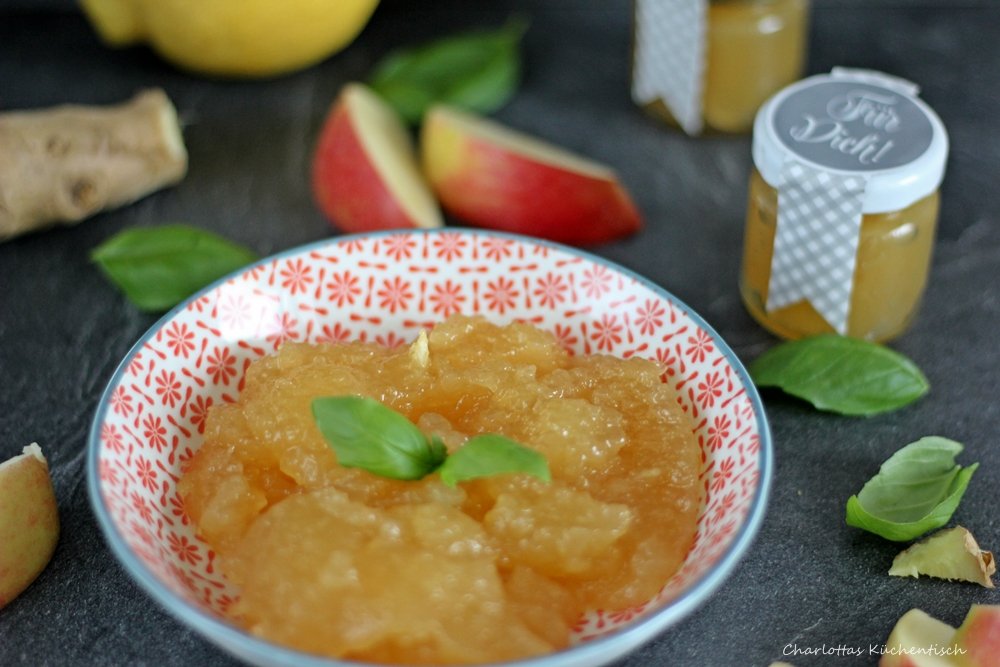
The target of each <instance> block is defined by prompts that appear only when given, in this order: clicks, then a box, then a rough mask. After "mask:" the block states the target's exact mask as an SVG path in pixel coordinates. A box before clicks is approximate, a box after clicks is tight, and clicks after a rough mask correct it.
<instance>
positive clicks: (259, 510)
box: [88, 230, 772, 667]
mask: <svg viewBox="0 0 1000 667" xmlns="http://www.w3.org/2000/svg"><path fill="white" fill-rule="evenodd" d="M345 396H353V397H357V396H365V397H368V398H370V399H374V401H373V402H377V403H376V404H377V405H380V406H384V407H385V408H391V409H392V410H393V411H395V412H396V413H397V414H398V415H401V417H400V418H401V419H404V421H407V420H408V421H407V423H408V425H409V427H411V428H413V429H415V430H417V431H418V432H419V433H422V434H424V436H426V439H427V441H428V442H432V441H433V442H437V443H440V445H441V448H442V451H441V456H442V457H447V459H445V464H444V465H443V466H442V467H440V468H437V469H436V470H429V471H428V472H427V474H421V475H419V476H417V477H415V478H413V479H392V478H390V477H388V476H386V475H384V474H381V473H378V472H377V471H372V470H369V469H365V468H364V467H358V466H355V467H347V466H345V465H342V464H341V462H340V461H339V460H338V457H340V456H341V450H339V449H337V448H336V444H335V443H333V444H332V443H331V442H330V439H329V438H328V437H325V436H327V433H326V430H325V428H321V426H320V418H319V417H318V416H317V414H316V412H315V407H314V406H315V402H316V400H317V399H323V397H345ZM359 400H360V399H359ZM311 407H312V408H313V409H312V410H311ZM483 434H499V436H503V437H504V438H506V439H509V441H510V442H513V443H516V444H515V445H514V446H515V447H517V446H520V447H522V448H524V449H527V450H531V451H532V452H534V453H535V454H536V455H541V457H542V458H543V460H544V462H545V466H546V475H545V476H542V475H540V474H535V473H531V472H530V471H528V470H526V469H525V470H513V469H505V468H503V466H501V467H500V469H498V470H497V471H495V474H494V473H489V472H488V471H487V472H486V473H482V472H481V473H479V474H476V475H473V476H470V477H460V478H459V479H458V480H457V481H456V480H455V479H446V475H445V472H444V470H445V468H446V467H447V465H448V464H449V463H450V462H451V461H452V460H453V459H452V457H454V460H458V459H459V456H458V453H459V452H461V451H462V450H463V449H464V448H468V449H470V450H471V449H472V444H473V443H474V441H475V440H476V439H477V438H481V437H485V436H483ZM771 457H772V452H771V444H770V439H769V434H768V429H767V424H766V420H765V418H764V414H763V410H762V408H761V404H760V401H759V399H758V397H757V395H756V392H755V390H754V388H753V386H752V384H751V383H750V381H749V379H748V378H747V376H746V373H745V371H744V370H743V368H742V366H741V365H740V363H739V361H738V360H737V359H736V357H735V355H734V354H733V353H732V352H731V351H730V350H729V348H728V347H727V346H726V344H725V343H724V342H723V341H722V340H721V339H719V338H718V336H717V335H716V334H715V333H714V332H713V331H712V330H711V329H710V328H709V327H708V326H707V325H706V324H705V323H704V322H703V321H702V320H701V318H700V317H698V316H697V315H696V314H695V313H693V312H692V311H691V310H690V309H688V308H687V307H686V306H685V305H684V304H682V303H680V302H679V301H677V300H676V299H675V298H674V297H672V296H671V295H670V294H669V293H667V292H665V291H664V290H662V289H661V288H659V287H657V286H655V285H653V284H652V283H649V282H648V281H646V280H644V279H642V278H639V277H638V276H635V275H634V274H631V273H629V272H628V271H626V270H624V269H621V268H619V267H617V266H615V265H613V264H610V263H608V262H606V261H604V260H602V259H599V258H597V257H594V256H592V255H589V254H586V253H583V252H580V251H577V250H573V249H569V248H565V247H562V246H558V245H555V244H551V243H548V242H543V241H537V240H534V239H528V238H524V237H517V236H511V235H504V234H494V233H487V232H478V231H477V232H471V231H455V230H447V231H445V230H439V231H420V232H417V231H413V232H409V231H407V232H388V233H378V234H370V235H358V236H348V237H341V238H337V239H331V240H329V241H324V242H321V243H318V244H314V245H311V246H306V247H304V248H301V249H296V250H292V251H289V252H286V253H284V254H281V255H278V256H276V257H273V258H270V259H267V260H263V261H262V262H260V263H258V264H256V265H253V266H251V267H248V268H247V269H246V270H244V271H241V272H239V273H237V274H235V275H233V276H231V277H229V278H227V279H224V280H222V281H220V282H219V283H217V284H215V285H213V286H211V287H209V288H207V289H206V290H204V291H203V292H201V293H200V294H199V295H196V296H195V297H193V298H192V299H191V300H190V301H188V302H187V303H186V304H184V305H182V306H180V307H179V308H177V309H176V310H175V311H173V312H172V313H170V314H169V315H167V316H166V317H165V318H164V319H163V320H162V321H161V322H160V323H159V324H157V325H156V326H155V327H154V328H153V329H152V330H151V331H150V332H149V333H147V334H146V336H144V337H143V339H142V340H140V341H139V342H138V343H137V345H136V346H135V348H134V349H133V350H132V351H131V352H130V353H129V355H128V356H127V357H126V359H125V360H124V361H123V362H122V365H121V366H120V367H119V369H118V370H117V372H116V373H115V376H114V377H113V378H112V381H111V383H110V384H109V386H108V389H107V390H106V392H105V394H104V396H103V398H102V400H101V402H100V405H99V408H98V412H97V416H96V418H95V422H94V426H93V429H92V433H91V438H90V444H89V452H88V477H89V487H90V493H91V500H92V504H93V506H94V510H95V513H96V514H97V517H98V520H99V523H100V525H101V527H102V529H103V531H104V532H105V536H106V539H107V541H108V543H109V545H110V546H111V549H112V551H113V552H114V554H115V555H116V556H117V557H118V558H119V560H120V561H121V562H122V564H123V565H124V566H125V568H126V570H127V571H128V572H129V573H130V574H131V575H132V576H133V577H134V578H135V579H136V580H137V581H138V582H139V583H140V584H141V585H142V586H143V588H144V589H145V590H146V591H147V592H148V593H149V594H150V595H151V596H152V597H153V598H154V599H155V600H157V602H159V603H160V604H161V605H162V606H163V607H164V608H165V609H166V610H167V611H168V612H170V613H171V614H173V615H174V616H176V617H177V618H179V619H180V620H181V621H183V622H184V623H186V624H188V625H189V626H190V627H191V628H192V629H194V630H195V631H197V632H199V633H201V634H202V635H204V636H205V637H206V638H208V639H209V640H211V641H213V642H215V643H216V644H217V645H219V646H220V647H222V648H223V649H225V650H227V651H229V652H230V653H232V654H234V655H236V656H238V657H240V658H242V659H243V660H246V661H247V662H250V663H253V664H259V665H327V666H329V665H345V664H358V663H359V662H368V663H375V664H487V663H488V664H500V663H503V662H505V661H516V662H517V664H518V665H526V666H528V665H531V666H534V665H537V666H538V667H553V666H558V665H567V666H568V665H599V664H605V663H607V662H610V661H612V660H614V659H616V658H618V657H620V656H621V655H623V654H624V653H626V652H628V651H630V650H632V649H634V648H636V647H637V646H639V645H641V644H643V643H645V642H648V641H649V640H651V639H652V638H654V637H655V636H656V635H657V634H658V633H660V632H662V631H663V630H664V629H666V628H667V627H669V626H670V625H672V624H674V623H676V622H677V621H678V620H679V619H680V618H682V617H683V616H684V615H685V614H687V613H689V612H690V611H691V610H693V609H694V608H696V606H697V605H698V604H700V603H701V602H702V601H703V600H704V599H705V598H707V596H708V595H710V594H711V592H712V591H713V590H714V589H715V588H716V587H718V586H719V585H720V584H721V583H722V581H723V580H724V579H725V578H726V576H727V575H728V573H729V571H730V570H731V569H732V567H733V566H734V565H735V563H736V562H737V561H738V559H739V558H740V557H741V555H742V554H743V553H744V552H745V550H746V549H747V548H748V546H749V544H750V542H751V541H752V539H753V536H754V534H755V533H756V530H757V527H758V525H759V522H760V521H761V519H762V516H763V512H764V508H765V505H766V499H767V493H768V488H769V485H770V477H771V471H772V458H771ZM344 460H345V461H346V460H347V459H346V458H345V459H344ZM352 465H353V464H352ZM487 467H488V466H487ZM454 468H455V469H458V468H459V466H454ZM536 473H537V471H536Z"/></svg>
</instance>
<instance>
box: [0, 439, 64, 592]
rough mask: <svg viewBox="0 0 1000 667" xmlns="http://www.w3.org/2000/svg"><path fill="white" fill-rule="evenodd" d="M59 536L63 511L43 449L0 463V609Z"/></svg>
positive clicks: (33, 447)
mask: <svg viewBox="0 0 1000 667" xmlns="http://www.w3.org/2000/svg"><path fill="white" fill-rule="evenodd" d="M58 540H59V512H58V510H57V508H56V496H55V492H54V491H53V490H52V480H51V479H50V478H49V466H48V464H47V463H46V462H45V457H44V456H42V450H41V449H40V448H39V447H38V445H37V444H34V443H32V444H31V445H28V446H27V447H25V448H24V453H23V454H21V455H20V456H15V457H14V458H12V459H10V460H8V461H5V462H4V463H0V609H2V608H3V607H4V606H6V604H7V603H8V602H10V601H11V600H13V599H14V598H15V597H17V596H18V595H19V594H20V593H21V591H23V590H24V589H25V588H27V587H28V585H29V584H31V582H32V581H34V580H35V577H37V576H38V575H39V574H40V573H41V571H42V570H44V569H45V566H46V565H47V564H48V562H49V560H50V559H51V558H52V553H53V551H55V548H56V542H57V541H58Z"/></svg>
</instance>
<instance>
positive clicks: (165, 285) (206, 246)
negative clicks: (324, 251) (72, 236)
mask: <svg viewBox="0 0 1000 667" xmlns="http://www.w3.org/2000/svg"><path fill="white" fill-rule="evenodd" d="M256 259H257V255H256V254H254V253H253V252H252V251H250V250H248V249H246V248H244V247H242V246H238V245H236V244H234V243H231V242H230V241H227V240H226V239H224V238H222V237H221V236H218V235H216V234H213V233H211V232H207V231H205V230H203V229H197V228H195V227H189V226H187V225H164V226H161V227H150V228H141V229H126V230H125V231H123V232H120V233H118V234H116V235H115V236H113V237H111V238H110V239H108V240H107V241H105V242H104V243H102V244H101V245H99V246H98V247H97V248H95V249H94V251H93V252H92V253H91V260H92V261H93V262H94V263H96V264H97V265H98V266H99V267H100V269H101V271H102V272H103V273H104V275H105V276H107V278H108V279H109V280H111V282H113V283H114V284H115V285H116V286H118V288H119V289H121V290H122V292H124V293H125V296H126V297H128V299H129V300H130V301H131V302H132V303H134V304H135V305H136V306H137V307H139V308H141V309H142V310H147V311H162V310H168V309H170V308H172V307H173V306H175V305H177V304H178V303H180V302H181V301H183V300H184V299H186V298H187V297H189V296H191V295H192V294H194V293H195V292H197V291H198V290H199V289H201V288H202V287H204V286H206V285H208V284H209V283H211V282H213V281H215V280H217V279H219V278H221V277H222V276H224V275H226V274H228V273H231V272H233V271H235V270H237V269H239V268H240V267H242V266H245V265H247V264H249V263H251V262H253V261H255V260H256Z"/></svg>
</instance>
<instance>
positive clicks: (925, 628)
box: [878, 609, 955, 667]
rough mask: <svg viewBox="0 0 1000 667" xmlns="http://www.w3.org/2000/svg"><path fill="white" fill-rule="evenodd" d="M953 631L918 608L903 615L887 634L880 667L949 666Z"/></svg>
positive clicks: (950, 663) (879, 663)
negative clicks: (949, 650) (887, 637)
mask: <svg viewBox="0 0 1000 667" xmlns="http://www.w3.org/2000/svg"><path fill="white" fill-rule="evenodd" d="M954 635H955V628H953V627H951V626H950V625H948V624H947V623H945V622H943V621H939V620H937V619H936V618H934V617H932V616H930V615H928V614H927V613H925V612H923V611H921V610H920V609H911V610H910V611H908V612H906V613H905V614H903V615H902V616H901V617H900V619H899V620H898V621H897V622H896V626H895V627H894V628H893V629H892V632H891V633H889V639H888V640H886V643H885V649H884V652H883V654H882V657H881V659H880V660H879V662H878V665H879V667H952V666H953V665H954V663H953V662H952V661H951V659H950V656H949V655H947V653H948V649H949V648H951V647H952V646H953V641H952V637H953V636H954Z"/></svg>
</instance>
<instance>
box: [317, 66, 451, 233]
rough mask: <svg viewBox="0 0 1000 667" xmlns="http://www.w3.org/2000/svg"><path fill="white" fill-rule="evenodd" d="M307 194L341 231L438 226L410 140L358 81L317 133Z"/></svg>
mask: <svg viewBox="0 0 1000 667" xmlns="http://www.w3.org/2000/svg"><path fill="white" fill-rule="evenodd" d="M312 188H313V196H314V197H315V199H316V202H317V204H318V205H319V208H320V210H322V211H323V213H324V214H325V215H326V217H327V218H329V219H330V221H331V222H332V223H334V225H335V226H336V227H337V228H339V229H340V230H341V231H345V232H366V231H374V230H379V229H406V228H413V227H440V226H441V225H442V223H443V221H442V218H441V211H440V209H439V208H438V205H437V202H436V201H435V200H434V196H433V195H432V194H431V191H430V188H429V187H428V186H427V183H426V182H425V181H424V179H423V176H422V175H421V174H420V168H419V166H418V164H417V159H416V153H415V151H414V149H413V142H412V141H411V140H410V135H409V134H408V131H407V129H406V128H405V127H404V126H403V123H402V121H401V120H400V119H399V117H398V115H397V114H396V112H395V111H393V110H392V109H391V108H389V107H388V106H387V105H386V104H385V103H384V102H383V101H382V100H381V99H380V98H379V97H378V96H377V95H376V94H375V93H373V92H372V91H371V90H370V89H369V88H367V87H366V86H364V85H362V84H359V83H350V84H347V85H346V86H344V88H343V90H341V92H340V95H339V96H338V97H337V100H336V102H334V104H333V107H332V108H331V110H330V113H329V114H328V115H327V118H326V121H325V122H324V124H323V128H322V130H321V131H320V135H319V140H318V142H317V145H316V153H315V156H314V158H313V165H312Z"/></svg>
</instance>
